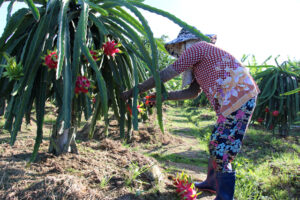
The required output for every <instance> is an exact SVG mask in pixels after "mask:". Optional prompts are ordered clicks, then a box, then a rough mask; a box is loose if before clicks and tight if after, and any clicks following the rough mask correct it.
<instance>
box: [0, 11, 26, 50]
mask: <svg viewBox="0 0 300 200" xmlns="http://www.w3.org/2000/svg"><path fill="white" fill-rule="evenodd" d="M27 13H28V9H26V8H22V9H20V10H18V11H17V12H15V13H14V14H13V16H12V17H11V18H10V20H9V21H8V22H7V24H6V26H5V28H4V31H3V33H2V36H1V38H0V51H3V47H4V45H5V42H6V41H7V40H8V39H9V38H10V37H11V36H12V34H13V33H14V32H15V31H16V30H17V28H18V27H19V26H20V24H21V23H22V22H23V20H24V18H25V16H26V14H27Z"/></svg>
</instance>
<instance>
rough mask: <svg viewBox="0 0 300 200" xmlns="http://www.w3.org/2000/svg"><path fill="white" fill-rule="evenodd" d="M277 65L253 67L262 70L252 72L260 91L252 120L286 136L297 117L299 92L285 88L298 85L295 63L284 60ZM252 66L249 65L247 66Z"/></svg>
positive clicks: (297, 65) (292, 88) (299, 108)
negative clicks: (288, 93)
mask: <svg viewBox="0 0 300 200" xmlns="http://www.w3.org/2000/svg"><path fill="white" fill-rule="evenodd" d="M275 61H276V64H277V66H273V65H266V64H263V65H260V66H255V67H256V68H257V69H265V70H261V71H260V72H258V73H256V74H255V75H254V78H255V80H256V81H257V83H258V86H259V89H260V91H261V93H260V94H259V95H258V98H257V102H256V108H255V111H254V113H253V118H252V119H253V120H255V121H257V122H259V123H260V124H261V125H263V126H265V127H266V128H267V129H268V130H272V131H273V133H275V130H278V132H279V135H281V136H287V135H289V130H290V126H291V125H292V124H293V122H294V121H296V119H297V118H298V117H299V114H298V112H299V110H300V106H299V105H300V103H299V102H300V95H299V94H298V93H291V94H290V95H284V94H285V93H287V92H289V91H293V90H296V88H298V87H299V79H300V68H299V64H297V63H296V62H292V61H286V62H283V63H282V64H278V62H277V60H276V59H275ZM249 67H252V68H253V66H249Z"/></svg>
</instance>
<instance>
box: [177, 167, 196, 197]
mask: <svg viewBox="0 0 300 200" xmlns="http://www.w3.org/2000/svg"><path fill="white" fill-rule="evenodd" d="M174 185H175V186H176V192H177V193H178V195H179V196H180V198H181V199H182V200H196V199H197V196H198V195H199V193H197V192H196V190H195V189H194V184H193V183H192V180H191V177H188V176H187V175H186V174H185V173H184V172H182V173H181V175H177V177H176V178H175V180H174Z"/></svg>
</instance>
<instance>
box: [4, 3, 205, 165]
mask: <svg viewBox="0 0 300 200" xmlns="http://www.w3.org/2000/svg"><path fill="white" fill-rule="evenodd" d="M13 2H14V1H11V5H12V4H13ZM24 2H25V3H27V4H28V6H29V8H23V9H20V10H18V11H17V12H16V13H15V14H13V15H12V16H11V17H10V18H9V19H8V22H7V24H6V27H5V29H4V32H3V34H2V36H1V38H0V62H1V63H0V64H2V66H3V67H1V68H0V97H1V100H2V101H3V100H5V101H7V102H8V105H7V108H6V110H5V119H6V123H5V129H6V130H8V131H9V132H10V133H11V141H10V143H11V145H13V144H14V143H15V141H16V136H17V134H18V131H19V130H20V127H21V124H22V121H23V118H24V117H25V118H26V119H28V120H29V119H30V115H31V110H32V109H33V108H35V110H36V123H37V133H36V141H35V146H34V151H33V155H32V159H31V161H33V160H34V159H35V157H36V155H37V152H38V149H39V146H40V143H41V141H42V138H43V124H44V115H45V103H46V101H47V100H49V99H51V100H52V101H53V102H54V104H55V106H56V107H57V113H58V116H57V119H56V124H55V126H54V128H53V133H52V137H51V142H50V143H51V145H50V152H52V153H55V154H61V153H64V152H70V151H71V152H76V145H75V136H76V132H77V127H78V123H79V122H80V120H81V115H82V113H84V114H85V117H86V118H87V119H88V118H90V117H92V126H91V131H90V132H91V133H92V132H93V127H94V125H95V122H96V120H97V119H99V118H101V117H103V119H104V121H105V124H106V131H107V127H108V109H109V108H112V110H113V111H114V114H115V116H116V118H117V119H118V120H119V124H120V132H121V134H120V135H121V138H124V136H125V124H127V126H128V129H129V130H130V129H131V124H132V125H133V128H134V129H137V128H138V119H137V96H138V88H137V84H138V83H139V82H140V81H142V80H144V79H145V78H147V75H146V73H145V71H146V70H149V71H150V72H151V74H152V75H153V77H154V79H155V83H156V92H157V115H158V122H159V125H160V127H161V129H162V130H163V122H162V109H161V104H162V103H161V91H162V87H163V85H162V84H161V82H160V78H159V67H158V50H157V47H158V46H159V47H161V48H163V46H162V45H161V44H160V43H159V41H157V40H155V39H154V37H153V33H152V31H151V29H150V27H149V25H148V23H147V21H146V19H145V18H144V17H143V15H142V14H141V12H140V11H139V9H138V8H140V9H144V10H148V11H150V12H154V13H156V14H159V15H162V16H164V17H167V18H169V19H170V20H172V21H173V22H174V23H176V24H178V25H179V26H181V27H184V28H186V29H188V30H190V31H191V32H193V33H194V34H196V35H198V36H200V37H202V38H203V39H204V40H208V38H207V37H206V36H204V35H202V34H201V33H199V32H198V31H197V30H196V29H194V28H193V27H192V26H189V25H188V24H186V23H184V22H183V21H181V20H180V19H178V18H176V17H175V16H173V15H171V14H169V13H167V12H164V11H162V10H159V9H156V8H153V7H150V6H148V5H145V4H143V3H142V1H139V0H119V1H114V0H78V1H77V0H48V1H46V0H44V1H43V0H38V1H34V0H25V1H24ZM2 3H3V0H2V1H0V5H1V4H2ZM37 4H41V7H38V8H37ZM9 7H10V8H11V6H9ZM129 11H130V12H131V13H133V14H134V15H132V14H130V13H129ZM141 37H144V38H146V39H147V40H148V42H149V44H150V49H151V51H150V52H148V51H147V50H146V48H145V47H144V45H143V41H142V40H141ZM109 49H110V50H109ZM118 52H119V53H118ZM120 52H122V53H120ZM42 57H43V58H42ZM43 63H44V64H45V65H46V66H47V67H45V66H43ZM20 69H21V70H20ZM92 85H94V87H92ZM131 87H134V88H135V89H134V98H133V101H132V102H129V103H130V104H132V107H133V113H132V119H131V116H130V115H129V114H128V113H127V117H126V105H125V102H123V101H122V100H121V99H120V98H119V96H120V93H121V92H122V91H124V90H126V89H128V88H131ZM92 97H95V99H96V101H95V105H94V106H92Z"/></svg>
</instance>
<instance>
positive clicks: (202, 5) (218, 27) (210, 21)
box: [0, 0, 300, 61]
mask: <svg viewBox="0 0 300 200" xmlns="http://www.w3.org/2000/svg"><path fill="white" fill-rule="evenodd" d="M144 3H146V4H149V5H151V6H154V7H156V8H160V9H162V10H165V11H168V12H170V13H172V14H174V15H175V16H177V17H178V18H180V19H182V20H183V21H185V22H187V23H189V24H190V25H192V26H195V27H197V28H198V29H199V30H200V31H201V32H203V33H214V34H217V35H218V41H217V43H216V45H217V46H219V47H221V48H223V49H225V50H227V51H228V52H230V53H231V54H233V55H234V56H235V57H236V58H238V59H240V58H241V56H242V55H243V54H254V55H255V56H256V57H257V59H258V61H263V60H264V59H266V58H267V57H268V56H270V55H272V56H274V57H275V56H277V55H281V56H280V59H279V61H283V60H286V59H287V58H288V57H289V58H291V59H297V60H300V37H299V36H300V26H299V19H300V12H299V8H300V0H284V1H283V0H251V1H250V0H226V1H224V0H209V1H207V0H145V2H144ZM22 6H24V4H23V3H16V4H15V7H14V10H17V9H19V8H20V7H22ZM6 7H7V3H4V4H3V5H2V7H1V8H0V34H2V32H3V29H4V26H5V22H6V20H5V19H6ZM143 14H144V15H145V17H146V18H147V20H148V22H149V24H150V26H151V28H152V30H153V32H154V35H155V36H156V37H160V36H161V35H167V36H169V39H170V40H171V39H174V38H175V37H176V36H177V34H178V32H179V31H180V27H178V26H177V25H176V24H174V23H173V22H171V21H169V20H167V19H165V18H163V17H160V16H157V15H154V14H151V13H149V12H146V11H145V12H143Z"/></svg>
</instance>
